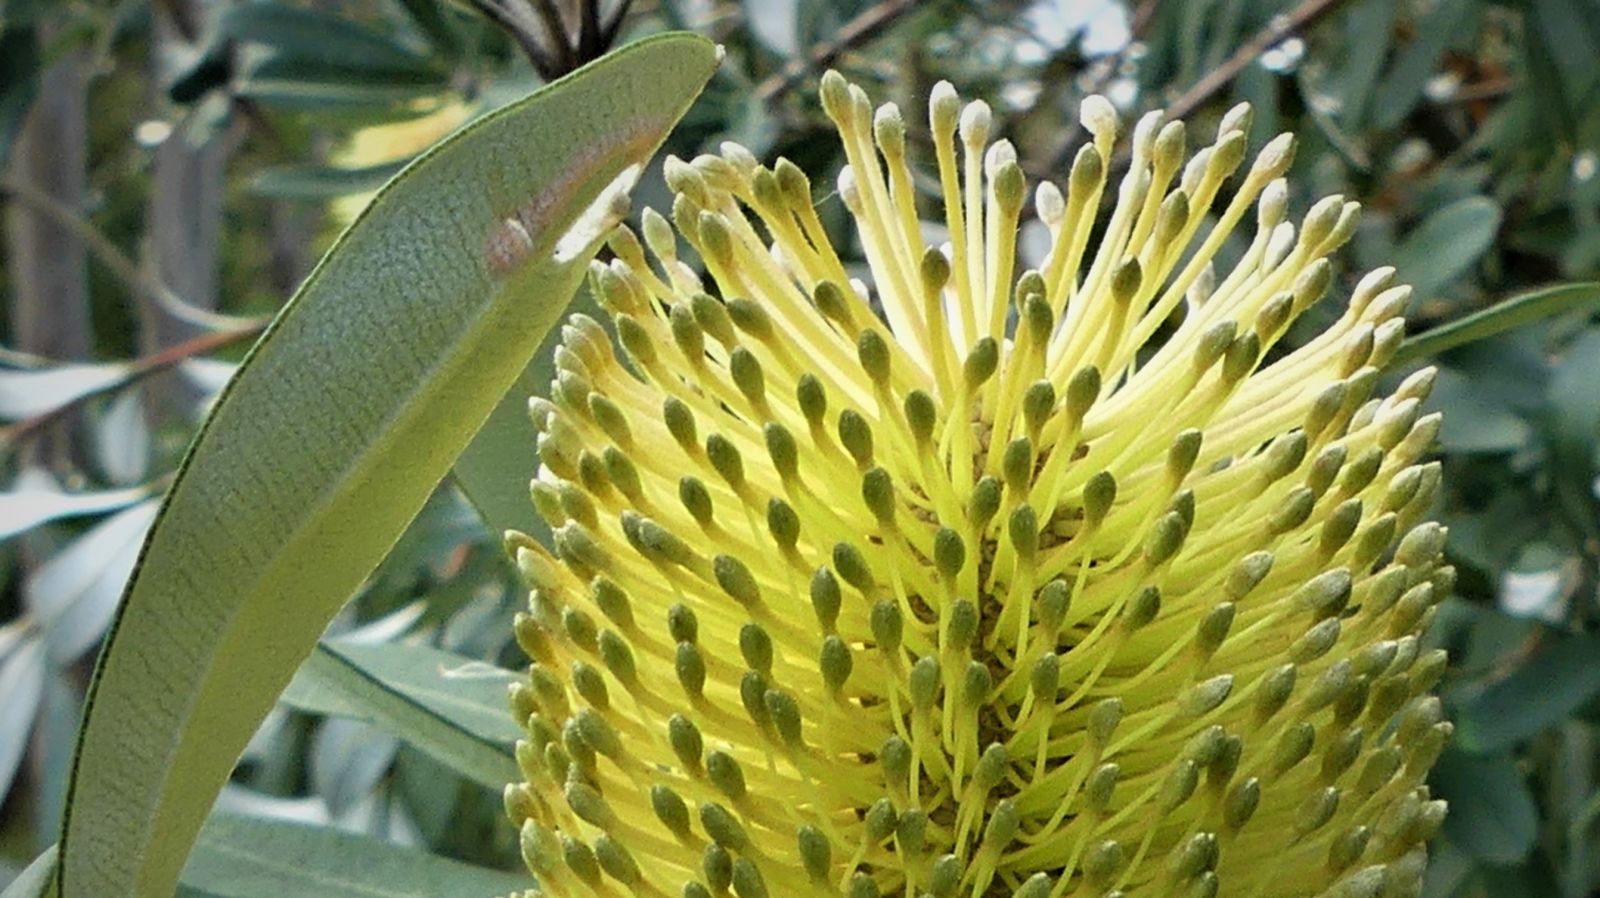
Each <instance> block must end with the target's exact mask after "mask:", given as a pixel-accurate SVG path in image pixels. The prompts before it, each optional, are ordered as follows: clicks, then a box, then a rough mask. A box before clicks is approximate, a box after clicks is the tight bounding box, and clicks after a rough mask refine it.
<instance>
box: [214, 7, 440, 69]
mask: <svg viewBox="0 0 1600 898" xmlns="http://www.w3.org/2000/svg"><path fill="white" fill-rule="evenodd" d="M221 30H222V32H223V33H224V34H226V35H228V36H229V37H231V38H233V39H234V40H238V41H244V42H247V43H254V44H260V45H262V46H263V47H267V48H269V49H271V50H272V51H273V52H274V53H276V54H278V55H280V56H283V57H289V58H294V59H296V60H301V61H303V62H307V63H317V64H321V65H326V66H334V67H339V68H343V69H350V70H358V71H364V72H372V73H384V74H390V75H404V74H410V73H417V72H430V71H433V72H437V71H440V70H439V68H438V67H437V66H436V65H435V64H434V63H433V62H432V61H430V60H429V59H428V58H427V57H426V56H423V55H422V54H420V53H416V52H413V51H412V50H410V49H408V48H407V47H404V46H402V45H400V44H398V43H396V42H395V41H393V40H391V39H389V38H388V37H387V36H385V35H383V34H380V33H378V32H376V31H373V30H371V29H369V28H366V27H365V26H363V25H360V24H358V23H356V22H354V21H352V20H351V19H349V18H347V17H345V16H341V15H336V14H334V13H331V12H324V11H323V10H320V9H316V8H312V7H305V6H291V5H290V4H288V3H276V2H256V3H239V4H235V5H233V6H231V7H229V8H228V12H227V14H226V15H224V16H223V17H222V25H221Z"/></svg>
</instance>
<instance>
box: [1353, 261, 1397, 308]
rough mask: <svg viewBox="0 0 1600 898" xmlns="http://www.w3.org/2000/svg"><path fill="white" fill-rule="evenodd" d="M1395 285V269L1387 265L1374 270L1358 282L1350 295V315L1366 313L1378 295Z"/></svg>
mask: <svg viewBox="0 0 1600 898" xmlns="http://www.w3.org/2000/svg"><path fill="white" fill-rule="evenodd" d="M1393 284H1394V268H1393V267H1392V266H1388V265H1385V266H1383V267H1382V268H1374V269H1373V270H1371V271H1369V272H1367V273H1366V275H1365V276H1363V277H1362V278H1361V280H1359V281H1357V282H1356V288H1355V290H1353V291H1351V293H1350V314H1352V315H1360V314H1362V313H1363V312H1365V311H1366V309H1367V306H1369V305H1371V304H1372V300H1374V299H1375V298H1377V296H1378V294H1380V293H1382V292H1383V291H1385V290H1387V289H1389V287H1390V286H1391V285H1393Z"/></svg>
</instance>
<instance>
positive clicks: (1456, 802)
mask: <svg viewBox="0 0 1600 898" xmlns="http://www.w3.org/2000/svg"><path fill="white" fill-rule="evenodd" d="M1430 782H1431V783H1432V784H1433V786H1434V789H1435V792H1436V793H1437V795H1436V797H1438V798H1443V799H1445V800H1446V801H1448V802H1450V814H1449V816H1447V817H1445V822H1444V827H1445V832H1447V833H1449V834H1450V838H1451V840H1452V841H1454V842H1455V843H1456V844H1458V845H1460V846H1461V847H1462V848H1464V849H1466V850H1467V852H1468V853H1469V854H1471V855H1472V856H1473V857H1475V858H1478V859H1479V860H1482V861H1487V862H1489V863H1491V864H1500V865H1507V864H1515V863H1517V862H1518V861H1520V860H1522V859H1523V858H1524V857H1526V856H1527V855H1528V852H1529V851H1531V850H1533V843H1534V840H1535V839H1536V838H1537V837H1538V835H1539V811H1538V808H1536V807H1535V806H1534V803H1533V796H1532V795H1531V794H1530V793H1529V792H1528V785H1527V783H1526V782H1525V781H1524V780H1523V778H1522V772H1521V771H1519V770H1518V769H1517V765H1516V762H1515V761H1513V760H1512V759H1511V758H1509V757H1507V756H1505V755H1493V756H1477V755H1469V754H1466V753H1464V752H1459V751H1454V750H1449V749H1447V750H1446V751H1445V753H1444V755H1443V756H1442V757H1441V758H1440V759H1439V764H1438V766H1436V767H1435V768H1434V769H1433V775H1432V777H1431V778H1430Z"/></svg>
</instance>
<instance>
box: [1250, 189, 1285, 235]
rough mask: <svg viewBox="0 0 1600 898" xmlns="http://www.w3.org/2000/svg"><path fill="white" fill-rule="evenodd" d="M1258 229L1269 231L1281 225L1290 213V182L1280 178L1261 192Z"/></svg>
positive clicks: (1257, 206) (1257, 205)
mask: <svg viewBox="0 0 1600 898" xmlns="http://www.w3.org/2000/svg"><path fill="white" fill-rule="evenodd" d="M1256 209H1257V214H1256V227H1257V228H1258V229H1261V230H1267V229H1271V228H1275V227H1277V226H1278V225H1279V224H1281V223H1282V222H1283V220H1284V218H1285V217H1286V216H1287V215H1288V212H1289V182H1288V181H1285V180H1284V179H1282V178H1278V179H1277V180H1275V181H1273V182H1272V183H1270V184H1268V185H1267V186H1266V189H1264V190H1262V191H1261V199H1260V201H1259V202H1258V203H1257V204H1256Z"/></svg>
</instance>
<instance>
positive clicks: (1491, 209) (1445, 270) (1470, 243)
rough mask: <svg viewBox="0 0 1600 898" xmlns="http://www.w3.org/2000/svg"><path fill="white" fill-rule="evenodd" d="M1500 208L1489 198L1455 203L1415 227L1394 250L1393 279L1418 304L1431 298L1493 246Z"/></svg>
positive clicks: (1498, 226) (1480, 197)
mask: <svg viewBox="0 0 1600 898" xmlns="http://www.w3.org/2000/svg"><path fill="white" fill-rule="evenodd" d="M1499 229H1500V206H1499V205H1498V204H1497V203H1495V201H1494V200H1491V199H1489V198H1488V197H1482V196H1474V197H1467V198H1466V199H1462V200H1457V201H1455V202H1453V203H1451V204H1450V205H1448V206H1445V207H1444V208H1442V209H1438V210H1436V211H1435V212H1433V213H1432V214H1430V215H1429V216H1428V217H1427V218H1425V219H1423V220H1422V223H1421V224H1419V225H1417V227H1416V228H1414V229H1413V230H1412V231H1411V233H1410V234H1409V235H1407V236H1406V238H1405V239H1404V240H1403V241H1401V243H1400V245H1399V246H1398V247H1396V248H1395V251H1394V255H1393V257H1392V258H1393V264H1394V267H1395V279H1396V280H1397V281H1398V282H1399V283H1402V284H1410V285H1411V286H1412V288H1413V289H1414V291H1415V296H1416V299H1417V300H1418V301H1426V300H1430V299H1433V298H1434V297H1435V296H1437V295H1438V293H1439V291H1440V290H1442V289H1443V288H1445V287H1448V286H1450V284H1451V282H1453V281H1454V280H1455V279H1456V278H1459V277H1460V276H1461V275H1463V274H1465V273H1466V271H1467V269H1469V268H1471V267H1472V265H1473V264H1474V263H1476V262H1477V261H1478V259H1479V257H1481V256H1482V255H1483V254H1484V252H1486V251H1487V250H1488V249H1489V247H1490V246H1492V245H1493V244H1494V237H1495V233H1496V232H1497V231H1498V230H1499Z"/></svg>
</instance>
